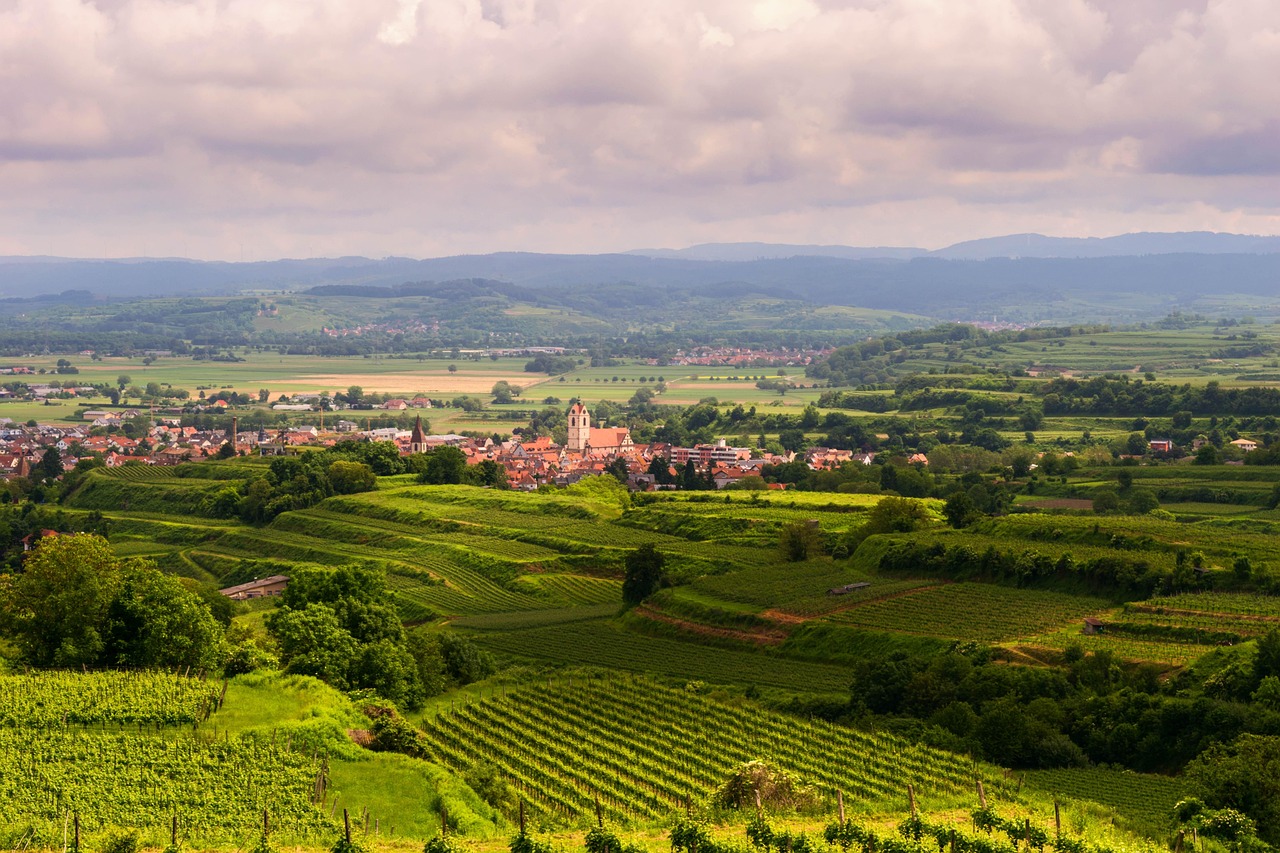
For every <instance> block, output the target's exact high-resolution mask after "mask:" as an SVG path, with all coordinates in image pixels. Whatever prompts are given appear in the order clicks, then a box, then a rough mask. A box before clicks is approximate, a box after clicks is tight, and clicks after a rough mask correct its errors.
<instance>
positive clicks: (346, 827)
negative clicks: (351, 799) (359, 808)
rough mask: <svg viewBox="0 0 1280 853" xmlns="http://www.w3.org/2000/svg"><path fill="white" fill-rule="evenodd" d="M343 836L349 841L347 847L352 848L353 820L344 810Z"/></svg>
mask: <svg viewBox="0 0 1280 853" xmlns="http://www.w3.org/2000/svg"><path fill="white" fill-rule="evenodd" d="M342 835H343V837H344V838H346V839H347V847H348V848H350V846H351V818H350V816H348V815H347V810H346V809H343V810H342Z"/></svg>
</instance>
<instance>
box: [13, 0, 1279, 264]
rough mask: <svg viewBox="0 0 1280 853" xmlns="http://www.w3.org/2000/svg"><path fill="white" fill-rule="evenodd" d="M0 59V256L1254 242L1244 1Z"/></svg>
mask: <svg viewBox="0 0 1280 853" xmlns="http://www.w3.org/2000/svg"><path fill="white" fill-rule="evenodd" d="M0 56H3V57H4V58H5V61H4V63H3V64H0V92H3V93H4V94H3V95H0V181H3V185H4V186H5V188H6V192H5V193H4V195H3V197H2V198H0V233H5V234H6V235H7V236H6V240H5V243H4V244H3V246H0V249H3V250H5V251H46V250H47V249H48V248H49V247H48V245H47V244H48V243H49V242H50V241H52V242H54V243H56V244H57V245H59V246H62V249H61V251H63V252H64V253H67V254H136V253H138V252H139V251H140V250H141V247H142V245H143V244H145V245H146V246H148V247H150V250H151V251H152V252H153V253H155V254H168V253H177V252H179V251H182V249H181V246H186V247H187V248H186V251H189V252H190V253H192V254H199V255H203V256H228V257H234V256H236V255H237V254H238V252H239V245H240V243H241V242H242V241H244V239H245V237H244V235H248V237H249V240H248V242H249V243H250V244H251V245H253V246H256V247H257V248H255V249H253V251H254V253H256V254H255V256H257V255H262V256H269V255H274V254H295V255H296V254H303V253H307V252H308V251H309V252H311V253H316V254H320V253H326V254H327V253H340V252H363V253H369V254H388V253H400V254H415V253H417V254H424V253H433V252H447V251H488V250H497V249H504V248H522V249H558V250H581V251H593V250H611V249H622V248H628V247H631V246H634V245H640V244H647V245H658V244H661V245H680V244H684V243H692V242H699V241H704V240H735V239H761V240H779V241H787V242H808V241H811V240H815V241H816V240H821V241H830V242H877V243H896V244H902V243H908V242H912V243H919V244H923V245H928V246H934V245H940V244H943V243H946V242H949V241H951V240H954V239H960V238H966V237H973V236H981V235H983V234H991V233H999V232H1001V231H1004V230H1017V231H1022V230H1029V229H1031V228H1032V227H1034V228H1035V229H1037V230H1044V231H1049V232H1054V233H1064V234H1065V233H1076V234H1081V233H1109V232H1113V231H1124V230H1138V229H1148V230H1149V229H1156V228H1178V227H1189V228H1190V227H1195V228H1204V227H1207V228H1223V229H1225V228H1235V229H1240V230H1248V231H1255V232H1268V231H1275V230H1276V223H1277V215H1278V214H1280V201H1277V200H1276V197H1275V195H1274V192H1271V193H1268V192H1266V186H1267V185H1268V183H1269V184H1270V186H1271V187H1272V189H1274V180H1275V179H1276V176H1277V175H1278V174H1280V155H1277V153H1276V148H1275V145H1274V140H1275V139H1276V138H1277V133H1280V89H1277V87H1275V86H1274V83H1273V81H1274V80H1275V79H1277V77H1280V6H1277V5H1276V4H1274V3H1271V2H1268V0H1132V1H1131V2H1129V3H1125V4H1110V3H1108V4H1103V3H1101V2H1087V0H981V2H974V3H944V2H937V0H933V2H929V0H865V2H859V0H822V2H810V0H758V2H746V3H744V2H741V0H650V2H648V3H643V4H639V3H632V2H624V0H364V2H361V3H351V2H348V0H190V2H174V0H98V2H90V0H12V2H10V3H8V4H5V5H4V6H3V7H0ZM1259 177H1265V178H1266V180H1265V181H1261V182H1260V181H1259V180H1258V178H1259ZM1215 217H1217V218H1216V219H1215ZM1179 223H1182V224H1181V225H1180V224H1179ZM512 241H514V242H512Z"/></svg>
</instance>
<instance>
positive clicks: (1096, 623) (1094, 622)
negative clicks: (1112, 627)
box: [1084, 616, 1102, 634]
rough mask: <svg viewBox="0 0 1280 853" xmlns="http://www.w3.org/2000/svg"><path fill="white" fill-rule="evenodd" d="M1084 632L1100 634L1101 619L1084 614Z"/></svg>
mask: <svg viewBox="0 0 1280 853" xmlns="http://www.w3.org/2000/svg"><path fill="white" fill-rule="evenodd" d="M1084 633H1086V634H1101V633H1102V620H1101V619H1095V618H1094V617H1092V616H1086V617H1085V618H1084Z"/></svg>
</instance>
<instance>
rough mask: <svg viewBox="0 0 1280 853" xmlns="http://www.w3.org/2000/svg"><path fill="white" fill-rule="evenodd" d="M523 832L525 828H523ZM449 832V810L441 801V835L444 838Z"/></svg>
mask: <svg viewBox="0 0 1280 853" xmlns="http://www.w3.org/2000/svg"><path fill="white" fill-rule="evenodd" d="M521 832H523V830H521ZM448 834H449V812H448V811H446V810H445V807H444V803H443V802H441V803H440V837H441V838H444V837H445V836H446V835H448Z"/></svg>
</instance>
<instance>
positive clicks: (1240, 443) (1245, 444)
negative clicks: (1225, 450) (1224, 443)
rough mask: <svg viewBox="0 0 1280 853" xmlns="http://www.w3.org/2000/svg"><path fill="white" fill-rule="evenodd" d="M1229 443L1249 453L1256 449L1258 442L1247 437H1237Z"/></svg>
mask: <svg viewBox="0 0 1280 853" xmlns="http://www.w3.org/2000/svg"><path fill="white" fill-rule="evenodd" d="M1231 444H1232V446H1234V447H1238V448H1240V449H1241V450H1243V451H1244V452H1245V453H1251V452H1253V451H1255V450H1257V449H1258V442H1256V441H1254V440H1252V439H1249V438H1237V439H1236V440H1235V441H1233V442H1231Z"/></svg>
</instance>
